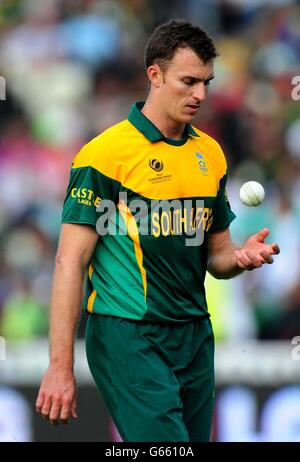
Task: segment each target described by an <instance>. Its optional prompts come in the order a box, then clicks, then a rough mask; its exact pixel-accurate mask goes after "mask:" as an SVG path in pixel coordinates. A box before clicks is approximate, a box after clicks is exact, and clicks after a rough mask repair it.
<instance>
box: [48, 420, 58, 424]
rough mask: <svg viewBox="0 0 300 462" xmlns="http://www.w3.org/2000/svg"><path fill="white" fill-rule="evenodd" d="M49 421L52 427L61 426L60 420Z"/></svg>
mask: <svg viewBox="0 0 300 462" xmlns="http://www.w3.org/2000/svg"><path fill="white" fill-rule="evenodd" d="M49 420H50V423H51V425H58V424H59V421H58V420H53V419H49Z"/></svg>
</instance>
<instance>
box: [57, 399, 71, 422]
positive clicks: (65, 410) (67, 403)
mask: <svg viewBox="0 0 300 462" xmlns="http://www.w3.org/2000/svg"><path fill="white" fill-rule="evenodd" d="M71 404H72V402H71V400H70V399H64V400H63V405H62V407H61V410H60V420H61V421H62V422H63V423H67V422H68V418H69V417H70V413H71Z"/></svg>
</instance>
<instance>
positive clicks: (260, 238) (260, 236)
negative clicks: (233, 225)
mask: <svg viewBox="0 0 300 462" xmlns="http://www.w3.org/2000/svg"><path fill="white" fill-rule="evenodd" d="M269 233H270V230H269V228H263V229H261V230H260V231H258V233H256V234H255V239H256V240H257V241H258V242H264V240H265V239H266V237H267V236H268V235H269Z"/></svg>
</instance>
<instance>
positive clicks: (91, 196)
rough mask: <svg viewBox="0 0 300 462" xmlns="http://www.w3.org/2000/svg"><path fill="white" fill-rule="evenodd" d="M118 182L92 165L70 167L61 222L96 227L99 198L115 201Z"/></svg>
mask: <svg viewBox="0 0 300 462" xmlns="http://www.w3.org/2000/svg"><path fill="white" fill-rule="evenodd" d="M117 189H118V184H117V182H116V181H114V180H113V179H112V178H109V177H107V176H105V175H103V174H102V173H101V172H99V171H98V170H97V169H95V168H94V167H92V166H85V167H79V168H72V169H71V175H70V181H69V185H68V189H67V194H66V198H65V201H64V205H63V212H62V223H78V224H88V225H92V226H94V227H96V222H97V219H98V218H99V214H98V213H97V210H96V208H97V205H98V204H99V202H101V200H103V199H108V200H111V201H113V202H115V201H116V197H117Z"/></svg>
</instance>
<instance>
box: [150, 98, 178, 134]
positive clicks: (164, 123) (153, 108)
mask: <svg viewBox="0 0 300 462" xmlns="http://www.w3.org/2000/svg"><path fill="white" fill-rule="evenodd" d="M142 113H143V114H144V115H145V116H146V117H147V119H149V120H150V121H151V122H152V123H153V124H154V125H155V126H156V127H157V128H158V130H159V131H160V132H161V133H162V134H163V135H164V137H165V138H170V139H174V140H180V139H182V138H183V132H184V128H185V125H184V124H178V123H177V122H175V121H174V120H168V119H167V117H166V115H165V114H164V113H163V112H162V110H161V108H160V105H159V104H155V101H153V99H152V98H151V96H148V98H147V100H146V102H145V104H144V106H143V108H142Z"/></svg>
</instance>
